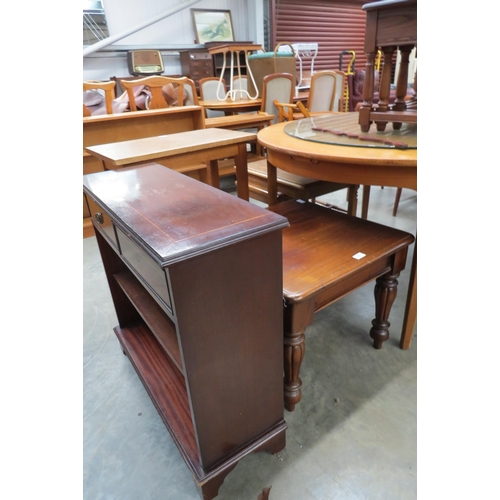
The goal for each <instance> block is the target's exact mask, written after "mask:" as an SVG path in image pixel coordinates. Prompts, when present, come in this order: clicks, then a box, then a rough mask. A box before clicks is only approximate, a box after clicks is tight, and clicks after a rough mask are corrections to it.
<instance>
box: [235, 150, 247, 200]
mask: <svg viewBox="0 0 500 500" xmlns="http://www.w3.org/2000/svg"><path fill="white" fill-rule="evenodd" d="M234 164H235V166H236V182H237V185H236V192H237V195H238V198H241V199H242V200H246V201H249V200H250V190H249V188H248V164H247V144H246V142H243V143H241V144H238V154H237V155H236V156H235V157H234Z"/></svg>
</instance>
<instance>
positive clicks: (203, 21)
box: [191, 9, 234, 43]
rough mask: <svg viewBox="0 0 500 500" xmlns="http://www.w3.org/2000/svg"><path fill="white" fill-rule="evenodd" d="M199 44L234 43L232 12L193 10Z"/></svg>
mask: <svg viewBox="0 0 500 500" xmlns="http://www.w3.org/2000/svg"><path fill="white" fill-rule="evenodd" d="M191 13H192V15H193V22H194V31H195V33H196V38H197V43H205V42H234V33H233V22H232V21H231V11H230V10H209V9H191Z"/></svg>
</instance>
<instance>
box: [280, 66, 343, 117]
mask: <svg viewBox="0 0 500 500" xmlns="http://www.w3.org/2000/svg"><path fill="white" fill-rule="evenodd" d="M344 85H345V74H343V73H342V72H337V71H318V72H316V73H314V75H313V76H312V78H311V86H310V89H309V96H308V98H307V103H306V104H305V105H304V104H302V103H300V102H297V103H287V102H283V103H278V104H276V107H277V109H278V110H279V112H280V114H281V115H282V116H284V117H287V119H292V118H293V119H295V120H298V119H300V118H304V117H306V118H308V117H309V116H313V115H314V114H322V113H330V112H333V111H335V112H337V111H341V109H342V102H343V89H344ZM304 108H305V109H306V110H307V113H306V112H305V111H304Z"/></svg>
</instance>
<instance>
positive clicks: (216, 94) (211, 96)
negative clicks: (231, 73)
mask: <svg viewBox="0 0 500 500" xmlns="http://www.w3.org/2000/svg"><path fill="white" fill-rule="evenodd" d="M199 84H200V99H201V100H202V101H211V100H215V99H224V98H225V97H226V81H225V80H224V78H222V79H221V78H219V77H218V76H207V77H206V78H201V79H200V81H199ZM205 116H206V117H207V118H213V117H214V116H224V111H217V110H215V109H208V108H205Z"/></svg>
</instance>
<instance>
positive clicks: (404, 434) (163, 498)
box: [83, 187, 417, 500]
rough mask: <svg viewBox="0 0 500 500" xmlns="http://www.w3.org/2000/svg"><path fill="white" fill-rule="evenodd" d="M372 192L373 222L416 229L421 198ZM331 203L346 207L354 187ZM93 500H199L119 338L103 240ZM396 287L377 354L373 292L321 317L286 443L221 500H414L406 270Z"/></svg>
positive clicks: (93, 254) (252, 460) (90, 316)
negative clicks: (266, 492)
mask: <svg viewBox="0 0 500 500" xmlns="http://www.w3.org/2000/svg"><path fill="white" fill-rule="evenodd" d="M395 191H396V190H395V189H394V188H387V187H386V188H384V189H381V188H379V187H373V188H372V194H371V202H370V213H369V218H370V219H371V220H374V221H377V222H380V223H383V224H387V225H390V226H393V227H397V228H399V229H403V230H407V231H409V232H411V233H412V234H415V232H416V219H417V217H416V213H417V203H416V193H415V192H413V191H410V190H403V195H402V200H401V203H400V207H399V212H398V215H397V217H392V205H393V202H394V196H395ZM322 199H323V200H325V201H328V202H329V203H332V204H334V205H337V206H343V207H345V206H346V204H345V191H344V192H341V193H333V194H331V195H328V196H326V197H322ZM83 255H84V263H83V274H84V280H83V284H84V290H83V297H84V318H83V321H84V323H83V325H84V328H83V333H84V338H83V342H84V350H83V352H84V359H83V362H84V363H83V379H84V388H83V389H84V390H83V398H84V401H83V403H84V415H83V439H84V442H83V450H84V456H83V486H84V499H85V500H101V499H106V500H113V499H116V500H191V499H193V500H195V499H196V500H198V499H199V496H198V493H197V490H196V488H195V485H194V482H193V480H192V477H191V475H190V472H189V471H188V468H187V467H186V465H185V463H184V461H183V459H182V457H181V455H180V453H179V451H178V450H177V448H176V446H175V445H174V443H173V441H172V439H171V438H170V435H169V433H168V431H167V430H166V428H165V426H164V424H163V422H162V420H161V419H160V417H159V415H158V413H157V412H156V409H155V407H154V406H153V404H152V402H151V401H150V399H149V397H148V395H147V393H146V391H145V389H144V388H143V386H142V384H141V382H140V380H139V378H138V377H137V375H136V373H135V371H134V369H133V368H132V366H131V364H130V362H129V361H128V359H127V357H125V356H124V355H123V354H122V351H121V349H120V346H119V344H118V340H117V339H116V337H115V335H114V333H113V327H114V326H116V325H117V320H116V316H115V314H114V311H113V306H112V303H111V297H110V294H109V291H108V288H107V283H106V280H105V276H104V273H103V267H102V264H101V260H100V256H99V252H98V249H97V245H96V241H95V238H94V237H92V238H87V239H85V240H84V241H83ZM412 255H413V245H412V247H411V248H410V254H409V258H408V262H407V268H406V270H405V271H404V272H403V273H402V274H401V276H400V279H399V295H398V297H397V298H396V301H395V303H394V306H393V308H392V312H391V317H390V321H391V329H390V331H391V335H390V338H389V340H387V341H386V342H385V343H384V346H383V348H382V349H381V350H375V349H373V347H372V345H371V339H370V337H369V335H368V331H369V329H370V326H371V320H372V319H373V316H374V306H373V302H374V300H373V285H371V284H370V285H367V286H365V287H363V288H361V289H359V290H357V291H355V292H353V293H352V294H350V295H349V296H347V297H345V298H343V299H342V300H340V301H338V302H336V303H335V304H332V305H331V306H329V307H328V308H326V309H324V310H323V311H321V312H319V313H317V315H316V317H315V321H314V324H313V325H312V326H311V327H310V328H309V329H308V330H307V331H306V355H305V358H304V362H303V365H302V370H301V378H302V381H303V387H302V389H303V396H302V401H301V402H300V403H299V404H298V405H297V408H296V410H295V412H293V413H290V412H287V411H285V420H286V422H287V423H288V430H287V434H286V439H287V446H286V448H285V449H284V450H283V451H282V452H280V453H279V454H278V455H271V454H268V453H257V454H252V455H249V456H247V457H245V458H244V459H243V460H242V461H240V463H239V464H238V465H237V467H236V468H235V469H234V470H233V471H232V472H231V473H230V474H229V475H228V477H227V478H226V480H225V482H224V484H223V485H222V486H221V488H220V490H219V496H218V497H217V498H218V499H220V500H257V497H258V495H259V493H261V492H262V490H263V488H265V487H269V486H271V487H272V488H271V492H270V496H269V498H270V499H271V500H283V499H290V500H308V499H311V500H313V499H314V500H330V499H341V500H350V499H353V500H354V499H356V500H361V499H366V500H368V499H369V500H376V499H380V500H411V499H416V498H417V338H416V333H417V332H416V329H415V332H414V337H413V343H412V346H411V348H410V349H409V350H407V351H403V350H401V349H400V348H399V335H400V331H401V325H402V320H403V314H404V306H405V299H406V291H407V287H408V274H409V268H410V265H411V258H412Z"/></svg>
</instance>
